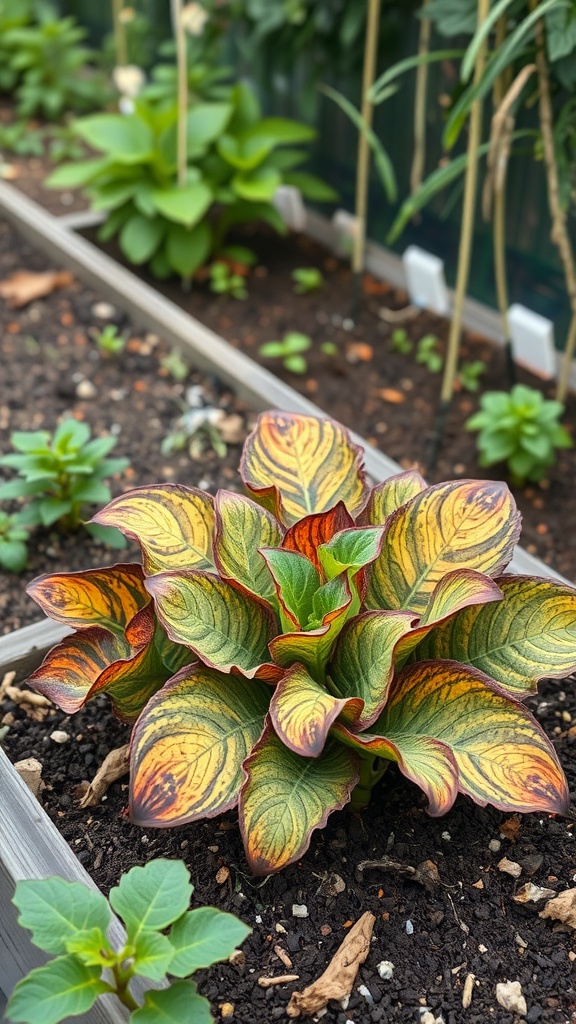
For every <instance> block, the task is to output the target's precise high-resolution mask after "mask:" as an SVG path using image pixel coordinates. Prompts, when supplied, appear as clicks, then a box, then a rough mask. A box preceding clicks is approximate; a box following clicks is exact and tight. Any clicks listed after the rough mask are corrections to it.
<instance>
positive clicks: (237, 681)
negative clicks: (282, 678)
mask: <svg viewBox="0 0 576 1024" xmlns="http://www.w3.org/2000/svg"><path fill="white" fill-rule="evenodd" d="M268 703H269V690H268V687H267V686H266V685H265V684H264V683H260V682H258V681H257V680H250V681H248V680H246V679H243V678H241V677H239V676H230V675H224V674H223V673H221V672H216V671H214V670H213V669H209V668H205V667H204V666H202V665H200V666H199V665H196V666H191V667H190V668H185V669H182V671H181V672H178V673H177V675H175V676H174V677H173V678H172V679H169V680H168V682H167V683H166V684H165V686H164V687H163V688H162V689H161V690H159V691H158V693H156V694H155V695H154V696H153V697H152V698H151V700H150V701H149V702H148V704H147V706H146V708H145V709H144V711H143V712H142V714H141V715H140V718H139V719H138V722H137V723H136V726H135V728H134V732H133V736H132V748H131V778H132V786H131V799H130V814H131V817H132V820H133V821H135V822H136V824H138V825H144V826H146V827H149V826H159V827H160V826H165V825H184V824H186V823H187V822H190V821H196V820H197V819H199V818H212V817H214V816H215V815H216V814H220V813H221V812H222V811H225V810H228V809H229V808H231V807H234V806H235V804H236V802H237V799H238V793H239V791H240V787H241V785H242V782H243V779H244V773H243V771H242V762H243V761H244V759H245V758H246V756H247V755H248V754H249V753H250V751H251V750H252V748H253V747H254V745H255V743H256V741H257V740H258V737H259V736H260V734H261V732H262V728H263V725H264V718H265V715H266V711H267V708H268Z"/></svg>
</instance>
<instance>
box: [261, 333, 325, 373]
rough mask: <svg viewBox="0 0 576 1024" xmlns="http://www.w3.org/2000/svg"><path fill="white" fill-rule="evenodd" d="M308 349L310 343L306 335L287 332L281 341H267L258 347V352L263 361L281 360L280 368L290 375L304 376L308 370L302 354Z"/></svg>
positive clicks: (310, 346) (310, 345)
mask: <svg viewBox="0 0 576 1024" xmlns="http://www.w3.org/2000/svg"><path fill="white" fill-rule="evenodd" d="M310 348H312V342H311V340H310V338H309V337H308V335H307V334H300V333H299V331H289V332H288V334H285V335H284V337H283V338H282V341H267V342H266V343H265V344H264V345H260V348H259V349H258V352H259V353H260V355H261V356H263V358H264V359H281V360H282V366H283V367H284V369H285V370H289V371H290V373H299V374H304V373H306V371H307V369H308V362H307V360H306V357H305V356H304V355H302V353H303V352H307V351H308V350H309V349H310Z"/></svg>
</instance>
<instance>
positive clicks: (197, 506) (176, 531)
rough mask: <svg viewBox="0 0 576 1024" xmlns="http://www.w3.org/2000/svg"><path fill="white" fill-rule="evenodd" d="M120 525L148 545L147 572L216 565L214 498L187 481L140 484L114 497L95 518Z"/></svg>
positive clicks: (145, 555) (145, 548)
mask: <svg viewBox="0 0 576 1024" xmlns="http://www.w3.org/2000/svg"><path fill="white" fill-rule="evenodd" d="M92 522H95V523H100V524H101V525H102V526H116V527H117V528H118V529H119V530H120V531H121V532H122V533H123V534H124V535H125V536H126V537H131V538H132V540H135V541H137V542H138V543H139V544H140V547H141V549H142V556H143V562H144V570H145V572H146V573H152V574H153V573H157V572H163V571H164V570H167V569H212V568H213V567H214V561H213V558H212V539H213V534H214V507H213V500H212V498H211V496H210V495H209V494H206V493H205V492H204V491H198V490H196V489H195V488H193V487H184V486H182V485H181V484H157V485H154V486H151V487H135V488H134V489H133V490H131V491H127V493H126V494H121V495H120V496H119V497H118V498H114V500H113V501H111V502H110V504H109V505H107V506H106V508H103V509H102V510H101V511H100V512H98V513H97V514H96V515H95V516H94V517H93V519H92Z"/></svg>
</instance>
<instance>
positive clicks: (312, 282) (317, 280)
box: [292, 267, 324, 295]
mask: <svg viewBox="0 0 576 1024" xmlns="http://www.w3.org/2000/svg"><path fill="white" fill-rule="evenodd" d="M292 280H293V281H294V291H295V292H296V294H297V295H306V294H307V293H308V292H316V291H318V289H319V288H321V287H322V285H323V284H324V277H323V275H322V271H321V270H318V268H317V267H297V268H296V270H293V271H292Z"/></svg>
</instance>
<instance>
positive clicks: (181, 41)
mask: <svg viewBox="0 0 576 1024" xmlns="http://www.w3.org/2000/svg"><path fill="white" fill-rule="evenodd" d="M171 3H172V24H173V28H174V35H175V37H176V62H177V68H178V71H177V74H178V128H177V131H178V142H177V166H178V184H179V185H180V186H181V187H182V186H184V185H185V184H186V178H187V173H188V155H187V151H186V150H187V144H188V139H187V127H188V123H187V119H188V61H187V54H186V31H185V29H184V25H183V22H182V0H171Z"/></svg>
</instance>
